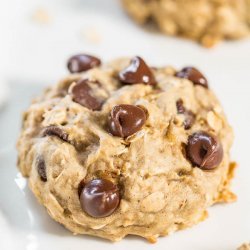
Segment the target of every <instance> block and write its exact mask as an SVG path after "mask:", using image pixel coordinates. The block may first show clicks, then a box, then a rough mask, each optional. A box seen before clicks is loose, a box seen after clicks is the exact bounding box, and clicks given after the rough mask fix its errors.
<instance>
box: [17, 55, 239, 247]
mask: <svg viewBox="0 0 250 250" xmlns="http://www.w3.org/2000/svg"><path fill="white" fill-rule="evenodd" d="M68 68H69V71H70V72H71V73H72V74H70V75H69V76H68V77H66V78H65V79H63V80H62V81H60V82H59V83H58V84H56V85H55V86H52V87H51V88H49V89H47V90H46V91H45V92H44V93H43V94H42V95H41V96H40V97H38V98H37V99H35V100H34V102H33V103H32V105H31V106H30V107H29V109H28V110H27V111H26V112H25V113H24V115H23V126H22V131H21V135H20V138H19V140H18V144H17V147H18V152H19V159H18V166H19V169H20V171H21V172H22V174H23V175H24V176H26V177H27V178H28V180H29V185H30V188H31V190H32V191H33V193H34V195H35V196H36V197H37V199H38V200H39V202H40V203H41V204H42V205H44V206H45V207H46V209H47V210H48V213H49V214H50V216H51V217H52V218H53V219H54V220H56V221H58V222H59V223H61V224H63V225H64V226H65V227H66V228H68V229H69V230H71V231H72V232H73V233H75V234H89V235H95V236H98V237H102V238H106V239H109V240H112V241H118V240H121V239H122V238H123V237H125V236H126V235H128V234H133V235H139V236H142V237H144V238H146V239H148V240H149V241H151V242H154V241H156V239H157V237H158V236H163V235H167V234H169V233H172V232H174V231H176V230H180V229H183V228H186V227H190V226H193V225H195V224H197V223H198V222H200V221H202V220H204V219H205V218H206V217H207V208H208V207H209V206H211V205H213V204H215V203H218V202H231V201H233V200H235V195H234V194H233V193H231V191H230V189H229V186H230V180H231V178H232V177H233V170H234V164H232V163H230V157H229V151H230V147H231V144H232V140H233V133H232V129H231V127H230V125H229V124H228V122H227V120H226V117H225V115H224V113H223V110H222V107H221V105H220V103H219V102H218V100H217V98H216V97H215V95H214V93H213V92H212V91H211V90H210V89H209V84H208V81H207V79H206V78H205V76H204V75H203V74H202V73H201V72H200V71H199V70H197V69H195V68H193V67H186V68H183V69H181V70H180V71H176V70H175V69H173V68H171V67H162V68H151V67H149V66H148V65H147V63H146V62H145V61H144V60H143V59H142V58H141V57H138V56H136V57H134V58H132V59H118V60H115V61H113V62H111V63H108V64H102V63H101V60H99V59H98V58H95V57H92V56H89V55H84V54H82V55H76V56H74V57H72V58H70V59H69V62H68Z"/></svg>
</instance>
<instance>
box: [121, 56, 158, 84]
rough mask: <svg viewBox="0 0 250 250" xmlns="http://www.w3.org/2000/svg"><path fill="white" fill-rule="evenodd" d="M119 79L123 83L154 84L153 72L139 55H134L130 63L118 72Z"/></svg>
mask: <svg viewBox="0 0 250 250" xmlns="http://www.w3.org/2000/svg"><path fill="white" fill-rule="evenodd" d="M119 80H120V81H121V82H122V83H124V84H136V83H144V84H147V85H155V84H156V80H155V77H154V74H153V72H152V71H151V69H150V68H149V67H148V65H147V64H146V63H145V62H144V60H143V59H142V58H141V57H139V56H136V57H134V58H133V59H132V60H131V62H130V65H129V66H128V67H127V68H125V69H124V70H122V71H121V72H120V73H119Z"/></svg>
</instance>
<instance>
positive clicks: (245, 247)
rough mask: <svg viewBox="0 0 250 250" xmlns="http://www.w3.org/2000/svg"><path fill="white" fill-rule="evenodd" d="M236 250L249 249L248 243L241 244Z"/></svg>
mask: <svg viewBox="0 0 250 250" xmlns="http://www.w3.org/2000/svg"><path fill="white" fill-rule="evenodd" d="M237 249H238V250H250V244H248V243H244V244H242V245H241V246H240V247H239V248H237Z"/></svg>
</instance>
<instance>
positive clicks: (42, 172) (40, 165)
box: [36, 156, 47, 182]
mask: <svg viewBox="0 0 250 250" xmlns="http://www.w3.org/2000/svg"><path fill="white" fill-rule="evenodd" d="M36 167H37V172H38V175H39V176H40V179H41V180H42V181H43V182H46V181H47V174H46V164H45V161H44V159H43V158H42V157H41V156H40V157H38V158H37V160H36Z"/></svg>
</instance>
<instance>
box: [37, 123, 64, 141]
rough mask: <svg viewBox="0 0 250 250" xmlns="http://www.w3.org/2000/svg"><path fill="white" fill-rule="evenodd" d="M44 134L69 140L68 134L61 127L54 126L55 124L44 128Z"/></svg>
mask: <svg viewBox="0 0 250 250" xmlns="http://www.w3.org/2000/svg"><path fill="white" fill-rule="evenodd" d="M42 135H43V136H57V137H58V138H60V139H61V140H63V141H66V142H67V141H68V134H67V133H66V132H64V131H63V130H62V129H61V128H60V127H58V126H54V125H51V126H48V127H46V128H44V129H43V132H42Z"/></svg>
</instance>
